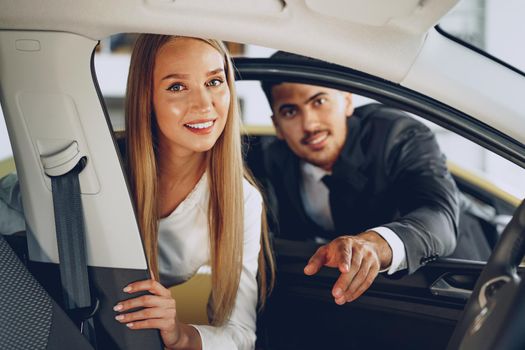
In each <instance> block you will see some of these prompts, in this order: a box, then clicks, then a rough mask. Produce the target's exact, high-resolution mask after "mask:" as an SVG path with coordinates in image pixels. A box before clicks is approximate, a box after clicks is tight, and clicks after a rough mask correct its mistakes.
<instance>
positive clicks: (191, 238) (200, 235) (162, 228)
mask: <svg viewBox="0 0 525 350" xmlns="http://www.w3.org/2000/svg"><path fill="white" fill-rule="evenodd" d="M243 190H244V246H243V247H244V251H243V263H242V272H241V279H240V284H239V290H238V292H237V298H236V300H235V305H234V308H233V312H232V314H231V317H230V318H229V320H228V321H227V322H226V323H225V324H224V325H223V326H221V327H214V326H207V325H194V327H195V328H196V329H197V331H198V332H199V334H200V336H201V340H202V348H203V349H253V348H254V346H255V322H256V307H257V295H258V294H257V293H258V288H257V268H258V256H259V249H260V237H261V213H262V197H261V195H260V193H259V192H258V191H257V190H256V189H255V188H254V187H253V186H252V185H251V184H250V183H248V181H246V180H243ZM209 195H210V194H209V188H208V176H207V174H204V175H203V176H202V178H201V179H200V180H199V182H198V183H197V185H196V186H195V188H194V189H193V191H192V192H191V193H190V194H189V195H188V196H187V197H186V199H184V201H183V202H182V203H180V204H179V206H178V207H177V208H176V209H175V210H174V211H173V212H172V213H171V214H170V215H169V216H167V217H166V218H163V219H161V220H160V222H159V270H160V277H161V281H162V283H163V284H165V285H174V284H179V283H182V282H184V281H186V280H188V279H190V278H191V277H192V276H193V275H194V274H195V273H196V272H197V270H198V269H199V268H200V267H201V266H203V265H206V264H209V261H210V242H209V230H208V201H209Z"/></svg>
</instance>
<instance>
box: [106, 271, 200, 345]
mask: <svg viewBox="0 0 525 350" xmlns="http://www.w3.org/2000/svg"><path fill="white" fill-rule="evenodd" d="M143 291H148V292H150V293H151V294H153V295H142V296H140V297H137V298H133V299H128V300H125V301H121V302H119V303H118V304H117V305H115V307H114V308H113V310H115V311H117V312H119V313H121V312H125V311H127V310H130V309H136V308H140V310H138V311H133V312H129V313H121V314H119V315H117V316H116V317H115V319H116V320H117V321H119V322H120V323H125V324H126V326H127V327H129V328H130V329H151V328H153V329H158V330H160V335H161V337H162V341H163V342H164V345H165V346H166V347H168V348H173V347H175V346H176V345H177V343H180V342H181V341H182V340H184V339H183V338H185V335H187V334H184V333H185V332H184V331H185V330H187V328H193V327H189V326H186V325H181V324H180V323H179V322H178V321H177V311H176V308H175V299H173V297H172V296H171V293H170V291H169V290H168V289H166V288H164V286H163V285H161V284H160V283H159V282H157V281H155V280H152V279H151V280H144V281H139V282H135V283H131V284H129V285H127V286H126V287H125V288H124V292H126V293H130V294H131V293H137V292H143ZM184 326H186V327H184ZM194 331H195V332H196V330H194ZM197 336H198V334H197ZM183 342H184V343H185V341H183Z"/></svg>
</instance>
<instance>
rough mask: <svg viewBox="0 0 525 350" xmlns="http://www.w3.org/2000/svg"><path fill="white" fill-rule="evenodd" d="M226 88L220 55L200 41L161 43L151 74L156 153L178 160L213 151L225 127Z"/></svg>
mask: <svg viewBox="0 0 525 350" xmlns="http://www.w3.org/2000/svg"><path fill="white" fill-rule="evenodd" d="M229 105H230V89H229V87H228V83H227V81H226V73H225V71H224V60H223V57H222V55H221V54H220V53H219V52H218V51H217V50H216V49H215V48H213V47H212V46H211V45H209V44H207V43H206V42H204V41H201V40H198V39H192V38H176V39H174V40H171V41H169V42H167V43H166V44H164V46H162V47H161V48H160V50H159V51H158V53H157V56H156V58H155V67H154V69H153V107H154V109H155V115H156V118H157V124H158V127H159V128H158V129H159V134H158V137H159V145H160V147H161V149H163V150H164V149H169V150H170V153H172V154H175V155H180V156H185V155H189V154H191V153H194V152H205V151H208V150H209V149H211V148H212V147H213V145H214V144H215V142H216V141H217V139H218V138H219V136H220V135H221V133H222V131H223V130H224V126H225V124H226V118H227V116H228V109H229Z"/></svg>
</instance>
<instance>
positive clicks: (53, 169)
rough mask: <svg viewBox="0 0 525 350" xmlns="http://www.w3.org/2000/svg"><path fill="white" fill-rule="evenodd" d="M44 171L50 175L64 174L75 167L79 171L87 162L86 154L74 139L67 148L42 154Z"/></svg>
mask: <svg viewBox="0 0 525 350" xmlns="http://www.w3.org/2000/svg"><path fill="white" fill-rule="evenodd" d="M40 160H41V162H42V165H43V167H44V172H45V173H46V174H47V175H48V176H50V177H56V176H62V175H65V174H67V173H69V172H70V171H71V170H73V169H75V168H77V169H75V170H76V171H78V172H79V173H80V172H81V171H82V169H84V167H85V166H86V163H87V158H86V156H84V155H82V154H81V153H80V151H79V150H78V143H77V142H76V141H73V142H71V143H70V144H69V146H67V147H66V148H64V149H62V150H60V151H58V152H55V153H53V154H49V155H45V156H40Z"/></svg>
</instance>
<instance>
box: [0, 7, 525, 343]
mask: <svg viewBox="0 0 525 350" xmlns="http://www.w3.org/2000/svg"><path fill="white" fill-rule="evenodd" d="M455 4H456V1H440V0H428V1H413V0H401V1H397V2H395V3H394V2H387V1H380V0H374V1H365V0H354V1H342V0H323V1H321V0H285V1H282V0H260V1H257V2H255V1H251V2H249V1H245V0H244V1H243V0H199V1H189V0H177V1H168V0H144V1H141V2H133V3H131V2H129V1H124V0H117V1H111V2H105V1H86V0H81V1H76V2H74V3H71V2H65V1H61V0H49V1H47V2H46V3H45V5H43V6H44V7H41V6H38V5H37V4H35V3H34V1H29V0H18V1H2V2H1V3H0V104H1V106H2V109H3V114H4V117H5V121H6V125H7V129H8V132H9V137H10V140H11V145H12V149H13V156H14V160H15V163H16V171H17V174H18V178H19V182H20V188H21V193H22V198H23V203H24V213H25V220H26V224H27V229H26V232H24V233H21V234H18V235H14V236H10V237H6V238H1V239H0V264H1V265H0V266H1V269H0V296H1V298H0V305H1V309H2V313H1V314H0V325H1V327H0V347H1V348H6V349H26V348H41V349H62V348H73V347H75V348H77V349H92V348H94V347H93V339H94V338H96V344H97V347H98V348H99V349H144V348H152V349H154V348H158V349H160V348H162V343H161V341H160V337H159V334H158V332H156V331H140V332H133V331H131V330H129V329H127V328H126V327H123V326H122V325H120V324H118V323H117V322H115V321H114V312H113V309H112V307H113V305H115V303H116V302H117V301H119V300H121V299H124V298H125V297H126V295H125V293H123V292H122V288H123V287H124V286H125V285H127V284H128V283H129V282H131V281H135V280H140V279H145V278H147V277H148V276H149V273H148V266H147V263H146V257H145V253H144V248H143V246H142V242H141V239H140V233H139V230H138V226H137V222H136V218H135V212H134V206H133V203H132V199H131V196H130V194H129V189H128V185H127V179H126V176H125V172H124V170H123V169H124V167H123V165H122V155H121V153H120V151H119V147H118V142H119V141H118V132H115V131H116V130H115V129H118V128H117V127H116V125H118V121H117V122H115V120H112V119H113V117H114V114H112V113H113V112H112V111H111V109H112V105H111V103H112V102H115V101H116V102H117V103H118V99H114V98H113V99H112V97H111V96H108V95H107V94H104V89H105V88H108V87H107V85H104V84H102V81H103V80H104V79H105V78H106V76H105V75H106V74H109V72H101V71H98V72H97V70H96V69H95V66H96V64H97V60H99V59H102V58H101V55H99V54H101V52H100V51H102V50H104V48H103V46H104V45H99V42H100V41H102V43H103V44H104V43H106V44H107V42H108V38H115V39H117V38H122V36H121V34H122V33H143V32H149V33H169V34H179V35H187V36H196V37H213V38H218V39H221V40H226V41H229V42H235V43H241V44H254V45H258V46H264V47H269V48H274V49H280V50H285V51H290V52H294V53H298V54H302V55H306V56H309V57H313V58H315V59H316V60H311V61H310V62H305V61H294V60H284V61H274V60H269V59H268V58H236V59H235V64H236V67H237V70H238V78H239V80H242V81H244V80H246V81H255V82H257V83H258V82H259V81H264V80H277V81H292V82H303V83H308V84H314V85H322V86H329V87H333V88H338V89H342V90H346V91H350V92H352V93H354V94H357V95H362V96H364V97H366V98H371V99H374V100H375V101H378V102H380V103H384V104H387V105H390V106H394V107H397V108H400V109H402V110H404V111H406V112H409V113H413V114H414V115H417V116H418V117H419V118H423V119H424V120H428V121H430V122H432V123H434V124H436V125H437V126H439V127H442V128H444V129H446V130H449V131H451V132H453V133H455V134H458V135H460V136H461V137H464V138H466V139H468V140H470V141H472V142H473V143H475V144H479V145H481V146H483V147H484V148H485V149H487V150H488V151H490V152H493V153H494V154H496V155H498V156H499V157H501V158H504V159H506V160H507V161H508V162H510V163H511V164H513V165H514V166H515V167H516V168H518V169H519V170H520V171H521V168H523V167H525V100H523V99H522V98H521V97H522V96H521V95H522V92H523V91H525V75H524V74H523V72H521V71H519V70H518V69H516V68H513V67H511V66H509V65H508V64H505V63H504V62H502V61H500V60H497V59H495V58H494V57H491V56H490V55H487V54H485V53H483V52H481V51H479V50H476V49H474V48H473V47H472V46H470V45H465V44H464V43H462V42H461V41H460V40H457V39H455V38H453V37H452V36H450V35H449V34H447V32H446V31H444V30H443V29H442V28H440V27H436V26H435V25H436V23H438V22H439V21H440V19H441V18H443V16H445V14H446V13H447V12H448V11H450V10H451V9H452V8H453V6H454V5H455ZM109 42H110V45H109V46H111V39H109ZM102 53H103V52H102ZM320 60H321V61H320ZM124 61H125V56H124ZM322 61H324V62H322ZM119 62H121V63H117V64H120V65H123V66H124V68H125V65H126V63H125V62H124V63H122V61H119ZM125 70H126V69H124V71H125ZM99 81H100V82H101V84H99ZM240 84H242V82H241V83H240ZM108 89H109V88H108ZM241 96H242V91H241ZM248 103H249V101H248V98H247V99H246V100H245V101H244V102H242V103H241V106H244V111H245V112H246V110H247V107H248ZM108 110H109V111H110V112H109V113H108ZM110 117H111V118H110ZM265 117H268V116H267V115H266V116H265ZM246 118H248V117H246ZM117 119H118V118H117ZM271 134H272V132H271V131H270V132H261V130H260V129H259V131H257V132H255V131H253V130H252V132H249V135H245V139H246V140H247V141H248V142H249V145H248V149H247V162H248V164H250V166H251V168H252V170H253V172H254V173H256V175H257V171H258V170H257V167H258V166H260V161H261V160H260V156H261V152H264V145H265V144H266V143H267V142H268V141H269V140H271V138H272V137H273V136H272V135H271ZM453 151H454V150H453ZM62 157H66V158H62ZM64 159H66V160H69V159H73V160H74V161H75V164H76V162H77V161H79V160H83V162H82V164H83V166H84V168H83V170H82V171H81V172H80V174H79V177H78V179H79V183H80V188H81V193H80V198H81V203H82V212H81V213H82V217H83V220H84V222H85V237H86V247H85V252H86V263H87V266H88V267H87V272H80V273H78V274H77V275H76V276H80V277H82V276H84V277H86V278H87V276H88V277H89V279H88V280H87V285H88V288H90V290H91V293H90V294H88V300H87V301H86V304H85V305H86V307H84V308H82V309H78V310H68V308H67V306H66V305H65V304H64V302H63V300H64V295H63V292H62V290H61V289H62V286H61V283H63V282H64V281H62V282H61V278H60V269H71V266H67V264H66V263H65V262H62V264H59V258H58V250H59V245H60V243H59V242H57V238H56V230H55V220H54V216H55V212H54V210H53V196H54V195H55V193H53V191H52V187H53V185H52V181H51V179H50V176H53V175H54V174H57V173H60V172H61V171H63V170H64V169H65V168H68V167H69V166H70V163H69V161H64ZM449 167H450V169H451V171H452V172H453V174H454V176H455V179H456V182H457V183H458V187H459V188H460V190H461V191H462V193H463V194H464V195H465V197H466V198H470V200H471V202H475V203H476V205H477V206H476V207H477V208H478V209H479V208H485V209H487V210H488V211H489V212H491V213H492V214H491V215H492V216H482V215H481V217H480V215H478V216H476V220H479V222H478V223H479V224H480V225H481V226H482V232H479V237H480V239H486V240H487V242H489V245H490V248H491V250H492V252H491V255H490V257H489V258H488V260H487V261H486V262H485V261H477V260H476V261H474V260H466V259H461V258H447V257H444V258H440V259H438V260H436V261H432V262H429V263H428V264H426V265H425V266H423V267H421V268H420V269H419V270H418V271H416V272H415V273H414V274H412V275H403V274H395V275H393V276H383V275H380V276H379V277H378V278H377V279H376V281H375V282H374V284H373V285H372V287H371V288H370V289H369V290H368V291H367V292H366V293H365V294H364V295H363V296H362V297H361V298H359V299H358V300H356V301H354V302H352V303H348V304H345V305H344V306H338V305H335V304H334V303H333V298H332V297H331V295H330V289H331V286H332V284H333V281H334V280H335V278H336V277H337V272H336V271H334V270H330V269H323V270H322V271H321V272H320V273H319V274H318V275H316V276H315V277H308V276H305V275H304V274H303V268H304V265H305V262H306V261H307V259H308V258H309V257H310V255H311V254H312V252H313V251H315V249H316V248H317V244H316V243H315V242H297V241H286V240H280V239H275V241H274V250H275V254H276V257H277V268H278V275H277V276H278V278H277V281H276V288H275V290H274V293H273V294H272V296H271V297H270V299H269V301H268V305H267V307H266V309H265V310H264V311H263V312H261V313H260V315H259V319H258V345H257V346H258V347H259V348H263V349H290V348H335V347H343V348H354V349H361V348H370V349H381V348H386V347H389V348H406V349H422V348H424V349H445V348H447V349H450V350H452V349H467V350H473V349H522V348H524V347H525V335H524V334H523V332H521V329H520V325H521V324H523V321H524V320H523V318H524V316H523V315H525V313H524V312H523V311H524V310H523V306H524V301H525V293H524V288H525V283H524V282H523V281H522V279H521V275H522V274H523V266H521V265H520V263H521V261H522V260H523V255H524V253H525V240H524V239H523V235H524V225H525V219H524V218H525V216H524V215H525V207H524V204H523V203H522V199H523V196H522V195H521V196H518V197H516V196H511V195H509V194H507V193H504V192H502V191H500V190H495V189H494V188H493V187H490V186H485V185H484V183H482V182H480V181H478V180H473V179H474V178H473V177H472V176H467V175H466V173H465V172H464V171H463V170H464V168H466V167H465V164H459V167H458V166H457V165H456V166H455V165H454V164H453V163H450V164H449ZM68 169H69V168H68ZM518 174H521V173H519V172H518ZM262 180H263V181H264V179H262ZM520 181H521V178H520ZM63 204H64V208H63V209H62V210H63V211H71V212H75V211H74V209H73V208H72V206H70V204H71V203H70V202H69V201H67V200H66V202H65V203H63ZM58 213H59V214H58V216H61V212H58ZM76 213H77V214H78V212H76ZM511 216H512V219H510V217H511ZM489 219H490V220H489ZM493 219H494V220H493ZM509 219H510V221H509ZM483 225H484V226H483ZM498 225H499V226H498ZM502 225H503V226H505V228H504V229H501V228H500V227H501V226H502ZM7 243H8V244H7ZM13 251H14V252H15V253H16V254H15V253H13ZM16 255H17V256H16ZM21 262H22V263H21ZM75 266H76V265H75ZM202 275H206V272H205V271H204V272H203V274H202ZM190 283H191V284H190ZM206 288H208V289H209V281H206V280H205V279H204V280H191V281H190V282H188V284H186V285H185V286H181V288H178V289H177V290H175V291H174V293H175V294H176V295H177V299H178V305H180V304H186V305H187V312H188V316H187V317H188V319H190V318H193V319H196V318H197V317H198V318H200V319H202V318H205V304H206V299H207V295H208V294H207V292H206ZM188 290H189V291H190V292H189V293H188ZM196 290H198V291H199V293H198V294H199V296H200V300H195V299H196V298H195V297H196V295H195V294H197V293H196V292H195V291H196ZM192 291H193V292H192ZM188 294H189V295H188ZM179 298H180V299H179ZM185 298H186V299H185ZM190 299H191V300H190ZM180 300H189V301H188V302H187V303H181V302H180ZM194 303H195V304H194ZM4 310H5V311H4ZM65 310H67V312H65ZM185 312H186V311H185ZM192 312H193V313H196V314H197V315H194V314H192ZM203 315H204V316H203ZM185 317H186V316H185ZM79 325H81V326H80V328H81V330H79V329H77V328H78V327H79ZM92 326H93V327H94V329H95V337H93V335H92V336H91V338H89V336H88V338H89V339H90V340H91V341H92V343H91V344H90V343H89V342H88V340H87V339H86V337H84V336H83V334H84V335H86V333H89V332H90V331H89V329H91V328H90V327H92ZM81 331H82V333H81Z"/></svg>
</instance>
